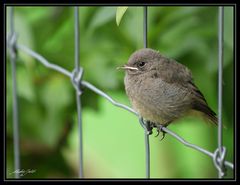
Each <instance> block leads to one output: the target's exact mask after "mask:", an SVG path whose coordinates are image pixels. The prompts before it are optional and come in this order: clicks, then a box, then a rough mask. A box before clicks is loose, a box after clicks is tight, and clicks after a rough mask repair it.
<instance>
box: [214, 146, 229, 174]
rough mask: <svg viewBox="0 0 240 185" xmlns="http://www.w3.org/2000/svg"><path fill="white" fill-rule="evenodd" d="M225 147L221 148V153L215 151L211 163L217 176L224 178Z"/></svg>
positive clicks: (217, 150)
mask: <svg viewBox="0 0 240 185" xmlns="http://www.w3.org/2000/svg"><path fill="white" fill-rule="evenodd" d="M226 151H227V150H226V147H222V151H221V152H220V151H219V148H217V149H216V150H215V152H214V153H213V163H214V165H215V167H216V168H217V170H218V172H219V174H220V175H221V177H224V176H225V175H226V167H225V165H224V160H225V157H226Z"/></svg>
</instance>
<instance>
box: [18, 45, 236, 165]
mask: <svg viewBox="0 0 240 185" xmlns="http://www.w3.org/2000/svg"><path fill="white" fill-rule="evenodd" d="M17 48H18V49H20V50H22V51H23V52H25V53H27V54H29V55H30V56H32V57H33V58H35V59H37V60H38V61H39V62H41V63H42V64H43V65H45V66H46V67H48V68H51V69H54V70H56V71H58V72H60V73H63V74H65V75H66V76H68V77H70V78H72V73H71V72H69V71H67V70H65V69H63V68H62V67H60V66H57V65H55V64H51V63H49V62H48V61H47V60H46V59H45V58H44V57H42V56H41V55H39V54H38V53H36V52H34V51H32V50H31V49H29V48H27V47H26V46H23V45H20V44H17ZM81 84H82V85H83V86H85V87H87V88H88V89H90V90H92V91H93V92H95V93H97V94H99V95H100V96H102V97H104V98H105V99H107V100H108V101H110V102H111V103H112V104H113V105H115V106H117V107H120V108H123V109H125V110H127V111H129V112H131V113H133V114H135V115H136V116H139V115H138V113H137V112H136V111H134V110H133V109H131V108H130V107H128V106H126V105H124V104H121V103H118V102H116V101H115V100H113V99H112V98H111V97H110V96H109V95H107V94H106V93H104V92H103V91H101V90H100V89H98V88H97V87H95V86H94V85H92V84H90V83H89V82H86V81H82V82H81ZM162 130H163V131H165V132H166V133H168V134H169V135H171V136H173V137H174V138H176V139H177V140H178V141H180V142H181V143H182V144H184V145H185V146H187V147H190V148H192V149H195V150H197V151H199V152H202V153H204V154H206V155H208V156H209V157H211V158H213V157H214V154H213V153H211V152H209V151H207V150H205V149H203V148H201V147H199V146H196V145H194V144H191V143H189V142H187V141H185V140H184V139H183V138H182V137H180V136H179V135H177V134H176V133H174V132H173V131H171V130H169V129H168V128H166V127H162ZM224 164H225V165H226V166H228V167H229V168H231V169H233V168H234V165H233V163H231V162H229V161H224Z"/></svg>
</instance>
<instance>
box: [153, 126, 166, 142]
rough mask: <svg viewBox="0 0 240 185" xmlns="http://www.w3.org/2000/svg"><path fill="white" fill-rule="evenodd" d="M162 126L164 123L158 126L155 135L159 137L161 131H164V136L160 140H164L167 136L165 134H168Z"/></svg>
mask: <svg viewBox="0 0 240 185" xmlns="http://www.w3.org/2000/svg"><path fill="white" fill-rule="evenodd" d="M162 127H163V126H162V125H159V126H157V135H156V136H155V137H157V136H158V135H159V133H160V132H161V133H162V138H161V139H160V141H162V140H163V139H164V138H165V134H166V132H164V131H163V130H162Z"/></svg>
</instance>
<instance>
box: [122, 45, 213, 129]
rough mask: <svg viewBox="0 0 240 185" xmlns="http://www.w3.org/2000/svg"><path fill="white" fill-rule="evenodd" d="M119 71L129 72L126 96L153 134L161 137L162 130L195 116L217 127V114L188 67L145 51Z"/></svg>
mask: <svg viewBox="0 0 240 185" xmlns="http://www.w3.org/2000/svg"><path fill="white" fill-rule="evenodd" d="M118 69H124V70H125V71H126V75H125V78H124V84H125V90H126V93H127V95H128V97H129V99H130V102H131V104H132V107H133V109H134V110H135V111H136V112H138V114H139V115H140V116H141V117H142V118H143V119H144V120H146V121H147V122H149V123H150V126H151V128H150V130H152V127H156V128H157V130H158V133H159V132H160V131H161V127H162V126H164V127H166V126H168V125H169V124H170V123H172V122H174V121H176V120H177V119H179V118H181V117H183V116H186V115H189V114H192V113H197V114H198V115H201V116H202V117H203V118H205V119H206V120H207V121H208V122H211V123H213V124H216V125H217V117H216V114H215V112H214V111H213V110H212V109H211V108H210V107H209V106H208V104H207V102H206V99H205V98H204V96H203V94H202V93H201V91H200V90H199V89H198V87H197V86H196V85H195V84H194V82H193V78H192V74H191V72H190V70H189V69H188V68H187V67H186V66H184V65H182V64H180V63H178V62H177V61H175V60H173V59H169V58H167V57H165V56H163V55H161V54H160V53H159V52H158V51H155V50H153V49H150V48H144V49H140V50H138V51H136V52H134V53H133V54H132V55H131V56H130V58H129V60H128V63H127V64H126V65H124V66H122V67H118ZM195 115H196V114H195Z"/></svg>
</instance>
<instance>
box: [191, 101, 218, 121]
mask: <svg viewBox="0 0 240 185" xmlns="http://www.w3.org/2000/svg"><path fill="white" fill-rule="evenodd" d="M193 109H195V110H197V111H200V112H202V113H203V114H204V117H205V118H207V120H209V121H210V122H211V123H214V124H215V125H218V118H217V117H216V113H215V112H214V111H213V110H212V109H211V108H210V107H209V106H208V105H207V104H206V103H205V102H204V103H203V102H195V103H194V104H193Z"/></svg>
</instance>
